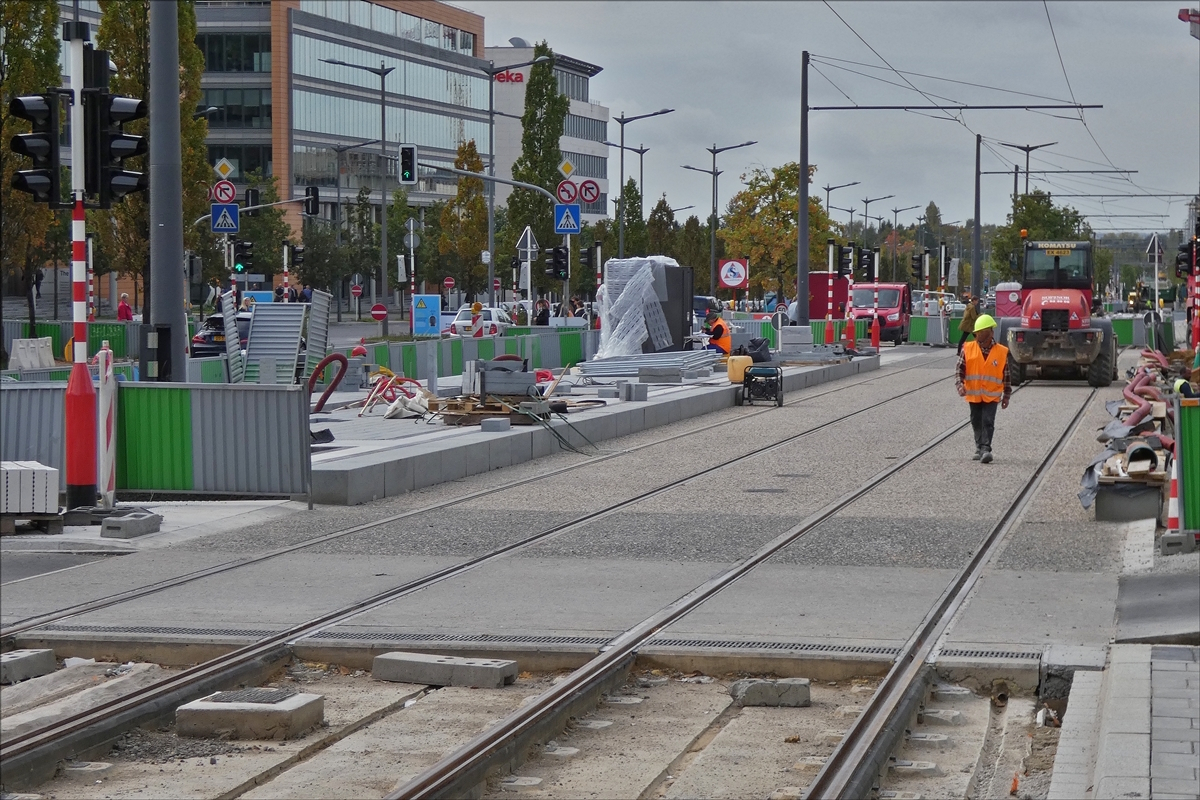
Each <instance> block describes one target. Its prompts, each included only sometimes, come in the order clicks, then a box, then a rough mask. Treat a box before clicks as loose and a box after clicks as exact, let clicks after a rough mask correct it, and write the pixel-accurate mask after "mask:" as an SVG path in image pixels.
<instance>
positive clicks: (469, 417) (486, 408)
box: [440, 395, 545, 426]
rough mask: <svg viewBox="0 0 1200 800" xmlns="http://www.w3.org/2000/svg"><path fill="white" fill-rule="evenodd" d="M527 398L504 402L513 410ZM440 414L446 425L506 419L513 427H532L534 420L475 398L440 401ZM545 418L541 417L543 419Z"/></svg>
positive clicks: (491, 399)
mask: <svg viewBox="0 0 1200 800" xmlns="http://www.w3.org/2000/svg"><path fill="white" fill-rule="evenodd" d="M530 399H531V398H529V397H507V398H504V400H505V402H506V403H507V404H508V405H509V406H511V407H513V408H515V407H516V406H517V404H519V403H522V402H527V401H528V400H530ZM440 413H441V415H442V419H444V420H445V421H446V424H447V425H455V426H462V425H478V424H480V423H481V422H483V420H485V419H492V418H494V417H507V418H508V420H509V422H510V423H511V424H513V425H533V424H534V422H535V420H534V419H533V418H532V417H530V416H529V415H528V414H522V413H520V412H519V411H510V410H509V409H508V408H505V407H504V406H503V405H501V404H500V403H499V402H497V401H496V400H495V399H493V398H492V397H488V398H486V399H484V400H481V399H480V398H479V397H477V396H474V395H472V396H469V397H453V398H449V399H445V400H443V401H442V404H441V409H440ZM544 418H545V417H543V419H544Z"/></svg>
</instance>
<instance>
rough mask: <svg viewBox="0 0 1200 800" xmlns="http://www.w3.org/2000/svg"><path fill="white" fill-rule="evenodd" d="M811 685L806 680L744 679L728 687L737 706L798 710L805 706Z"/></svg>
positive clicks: (809, 700)
mask: <svg viewBox="0 0 1200 800" xmlns="http://www.w3.org/2000/svg"><path fill="white" fill-rule="evenodd" d="M810 692H811V684H810V682H809V680H808V678H780V679H778V680H765V679H761V678H744V679H742V680H740V681H734V682H733V684H732V685H731V686H730V687H729V695H730V696H731V697H732V698H733V701H734V702H735V703H737V704H738V705H739V706H743V707H744V706H787V707H789V708H799V707H801V706H807V705H809V704H810V703H811V702H812V701H811V699H810Z"/></svg>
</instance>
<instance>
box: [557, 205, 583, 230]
mask: <svg viewBox="0 0 1200 800" xmlns="http://www.w3.org/2000/svg"><path fill="white" fill-rule="evenodd" d="M554 232H555V233H579V204H578V203H555V204H554Z"/></svg>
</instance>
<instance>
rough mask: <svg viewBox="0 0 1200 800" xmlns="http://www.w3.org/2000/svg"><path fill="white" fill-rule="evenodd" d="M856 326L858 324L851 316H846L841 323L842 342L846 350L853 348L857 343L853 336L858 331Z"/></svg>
mask: <svg viewBox="0 0 1200 800" xmlns="http://www.w3.org/2000/svg"><path fill="white" fill-rule="evenodd" d="M857 327H858V324H857V323H856V322H855V321H854V319H853V318H852V317H847V318H846V321H845V322H843V323H842V344H843V345H845V347H846V349H847V350H853V349H854V348H855V346H856V345H857V344H858V341H857V340H856V338H855V336H854V334H855V333H857V332H858V331H857Z"/></svg>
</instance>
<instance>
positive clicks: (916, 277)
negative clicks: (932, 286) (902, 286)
mask: <svg viewBox="0 0 1200 800" xmlns="http://www.w3.org/2000/svg"><path fill="white" fill-rule="evenodd" d="M912 274H913V282H915V283H920V282H921V277H922V276H921V256H919V255H917V254H916V253H913V256H912Z"/></svg>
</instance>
